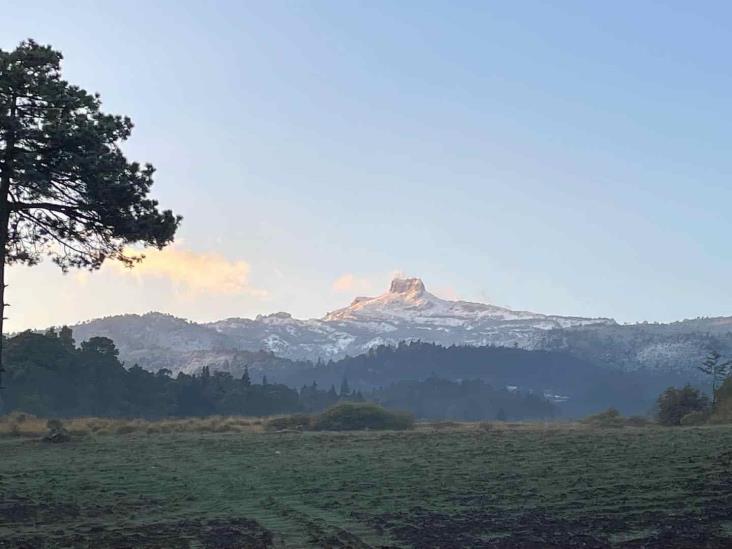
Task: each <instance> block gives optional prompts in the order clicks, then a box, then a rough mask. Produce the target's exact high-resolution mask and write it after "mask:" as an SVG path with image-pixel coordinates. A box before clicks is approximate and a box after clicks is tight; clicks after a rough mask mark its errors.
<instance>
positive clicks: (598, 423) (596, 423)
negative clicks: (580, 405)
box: [582, 408, 625, 427]
mask: <svg viewBox="0 0 732 549" xmlns="http://www.w3.org/2000/svg"><path fill="white" fill-rule="evenodd" d="M582 423H586V424H587V425H592V426H593V427H623V426H624V425H625V420H624V419H623V418H622V417H621V415H620V412H619V411H617V410H616V409H615V408H608V409H607V410H605V411H604V412H600V413H599V414H594V415H591V416H587V417H586V418H585V419H583V420H582Z"/></svg>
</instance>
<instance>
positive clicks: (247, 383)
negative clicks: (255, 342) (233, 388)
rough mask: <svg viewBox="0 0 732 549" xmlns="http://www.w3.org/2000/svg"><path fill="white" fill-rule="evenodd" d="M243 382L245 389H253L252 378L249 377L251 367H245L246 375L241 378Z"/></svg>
mask: <svg viewBox="0 0 732 549" xmlns="http://www.w3.org/2000/svg"><path fill="white" fill-rule="evenodd" d="M241 381H242V383H243V384H244V387H251V385H252V378H251V377H250V376H249V366H244V373H243V374H242V376H241Z"/></svg>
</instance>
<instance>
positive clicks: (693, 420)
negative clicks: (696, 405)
mask: <svg viewBox="0 0 732 549" xmlns="http://www.w3.org/2000/svg"><path fill="white" fill-rule="evenodd" d="M708 420H709V414H708V413H707V412H689V413H688V414H686V415H685V416H684V417H682V418H681V422H680V425H685V426H692V425H704V424H705V423H706V422H707V421H708Z"/></svg>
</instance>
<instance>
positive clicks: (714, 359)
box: [697, 350, 732, 407]
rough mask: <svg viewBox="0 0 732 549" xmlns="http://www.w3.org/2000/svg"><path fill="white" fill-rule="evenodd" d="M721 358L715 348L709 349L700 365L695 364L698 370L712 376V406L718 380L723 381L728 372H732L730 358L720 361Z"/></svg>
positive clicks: (714, 402) (715, 396)
mask: <svg viewBox="0 0 732 549" xmlns="http://www.w3.org/2000/svg"><path fill="white" fill-rule="evenodd" d="M721 358H722V355H720V354H719V353H718V352H717V351H716V350H711V351H709V353H708V354H707V356H706V357H705V358H704V361H703V362H702V363H701V365H700V366H697V369H698V370H699V371H701V372H702V373H704V374H706V375H708V376H710V377H711V378H712V407H714V406H715V405H716V403H717V387H718V385H719V382H720V381H724V379H725V378H726V377H727V376H728V375H730V372H732V360H728V361H727V362H722V363H720V362H719V359H721Z"/></svg>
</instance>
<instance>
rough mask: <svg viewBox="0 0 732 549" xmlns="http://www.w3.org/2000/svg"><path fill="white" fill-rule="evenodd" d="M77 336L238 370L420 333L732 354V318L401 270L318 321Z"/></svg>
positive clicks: (666, 367)
mask: <svg viewBox="0 0 732 549" xmlns="http://www.w3.org/2000/svg"><path fill="white" fill-rule="evenodd" d="M74 334H75V337H76V339H77V341H83V340H85V339H88V338H89V337H92V336H95V335H100V336H106V337H109V338H111V339H113V340H114V341H115V343H116V344H117V346H118V347H119V350H120V357H121V358H122V360H123V361H125V363H126V364H128V365H132V364H135V363H137V364H139V365H140V366H142V367H145V368H148V369H150V370H157V369H159V368H168V369H170V370H172V371H174V372H176V371H185V372H195V371H197V370H199V369H200V368H201V367H202V366H205V365H210V366H211V367H212V368H214V369H229V370H231V371H232V372H236V371H238V369H242V368H243V367H244V364H248V365H250V366H252V365H255V364H259V365H260V366H261V369H266V368H269V367H273V366H276V365H277V364H280V362H281V361H280V362H278V360H279V359H282V358H284V359H294V360H301V359H306V360H311V361H320V360H322V361H328V360H330V359H338V358H341V357H344V356H345V355H351V356H356V355H359V354H363V353H366V352H368V351H369V349H371V348H373V347H377V346H379V345H396V344H397V343H399V342H401V341H415V340H421V341H424V342H432V343H438V344H440V345H444V346H449V345H473V346H482V345H495V346H504V347H514V346H515V347H520V348H523V349H529V350H554V351H563V352H569V353H571V354H573V355H575V356H578V357H580V358H582V359H585V360H589V361H592V362H595V363H598V364H605V365H609V366H613V367H617V368H621V369H624V370H637V369H652V370H659V371H678V372H691V373H695V371H696V370H695V368H694V364H698V363H699V362H700V361H701V359H702V358H703V357H704V355H705V354H706V353H707V352H708V350H709V349H711V348H714V349H717V350H718V351H719V352H721V353H722V354H723V355H725V356H728V355H732V318H730V317H720V318H700V319H696V320H685V321H681V322H674V323H671V324H647V323H642V324H633V325H623V326H621V325H619V324H617V323H616V322H615V321H614V320H611V319H608V318H581V317H567V316H556V315H544V314H539V313H531V312H527V311H514V310H511V309H507V308H504V307H497V306H495V305H487V304H483V303H470V302H467V301H449V300H445V299H441V298H439V297H437V296H435V295H433V294H431V293H430V292H428V291H427V289H426V288H425V286H424V284H423V282H422V281H421V280H420V279H418V278H397V279H395V280H393V281H392V283H391V287H390V288H389V290H388V291H387V292H385V293H383V294H381V295H379V296H376V297H357V298H356V299H354V300H353V302H352V303H351V304H350V305H349V306H348V307H344V308H342V309H338V310H336V311H332V312H330V313H328V314H326V315H325V316H324V317H323V318H321V319H310V320H299V319H296V318H293V317H292V316H291V315H290V314H288V313H282V312H280V313H275V314H271V315H260V316H258V317H257V318H255V319H248V318H229V319H226V320H220V321H217V322H211V323H208V324H197V323H194V322H189V321H186V320H183V319H180V318H175V317H173V316H170V315H165V314H161V313H148V314H145V315H121V316H116V317H109V318H102V319H97V320H92V321H89V322H86V323H84V324H80V325H78V326H75V327H74ZM258 351H265V352H264V353H259V352H258ZM272 353H273V354H274V355H276V357H278V358H275V356H273V355H272Z"/></svg>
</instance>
